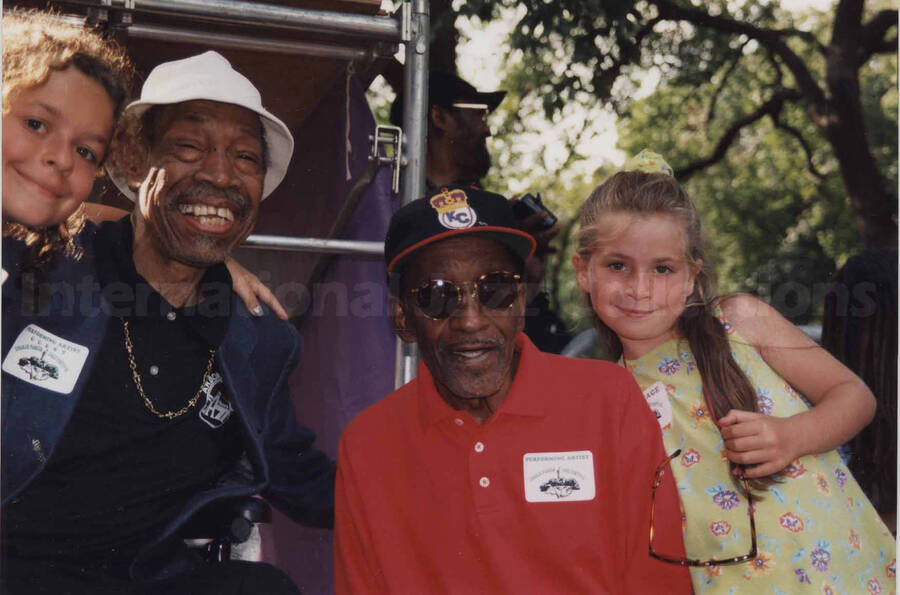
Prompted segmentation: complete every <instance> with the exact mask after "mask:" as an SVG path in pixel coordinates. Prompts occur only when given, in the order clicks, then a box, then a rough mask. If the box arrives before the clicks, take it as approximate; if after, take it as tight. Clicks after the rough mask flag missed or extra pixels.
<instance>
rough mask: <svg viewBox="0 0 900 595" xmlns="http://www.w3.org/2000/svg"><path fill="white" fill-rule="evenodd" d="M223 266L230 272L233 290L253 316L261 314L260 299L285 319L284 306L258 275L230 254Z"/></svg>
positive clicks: (286, 316)
mask: <svg viewBox="0 0 900 595" xmlns="http://www.w3.org/2000/svg"><path fill="white" fill-rule="evenodd" d="M225 266H226V267H228V272H229V273H231V286H232V288H233V289H234V292H235V293H236V294H238V296H240V298H241V299H242V300H243V301H244V305H245V306H247V309H248V310H249V311H250V312H251V313H252V314H253V315H254V316H262V315H263V309H262V306H260V305H259V302H260V300H262V301H263V302H264V303H265V304H266V305H267V306H269V307H270V308H272V311H273V312H275V314H276V315H277V316H278V318H280V319H282V320H287V319H288V315H287V312H285V310H284V308H283V307H282V306H281V304H280V303H279V302H278V299H277V298H276V297H275V294H274V293H272V291H271V290H270V289H269V288H268V287H266V286H265V285H263V282H262V281H260V280H259V277H257V276H256V275H254V274H253V273H251V272H250V271H248V270H247V269H245V268H244V267H243V266H241V264H240V263H239V262H238V261H236V260H234V259H233V258H231V257H230V256H229V257H228V258H227V259H226V260H225Z"/></svg>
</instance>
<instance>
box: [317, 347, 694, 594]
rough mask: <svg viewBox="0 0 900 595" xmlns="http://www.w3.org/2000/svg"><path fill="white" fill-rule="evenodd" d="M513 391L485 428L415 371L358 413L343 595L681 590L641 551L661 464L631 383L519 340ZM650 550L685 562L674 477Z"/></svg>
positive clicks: (342, 476)
mask: <svg viewBox="0 0 900 595" xmlns="http://www.w3.org/2000/svg"><path fill="white" fill-rule="evenodd" d="M516 343H517V348H518V349H519V350H520V352H521V358H520V360H519V367H518V370H517V372H516V377H515V379H514V380H513V384H512V387H511V388H510V392H509V394H508V395H507V397H506V399H505V400H504V401H503V403H502V404H501V405H500V407H499V408H498V409H497V411H496V412H495V413H494V414H493V415H492V416H491V417H490V418H489V419H488V421H487V422H486V423H484V424H483V425H479V424H478V423H476V422H475V420H474V419H473V418H472V417H471V416H470V415H469V414H468V413H467V412H463V411H457V410H454V409H452V408H451V407H450V406H449V405H447V404H446V403H445V402H444V401H443V400H442V399H441V397H440V396H439V395H438V393H437V390H436V389H435V386H434V381H433V379H432V377H431V375H430V374H429V372H428V369H427V368H426V367H425V366H424V365H421V364H420V365H419V371H418V378H417V379H416V380H413V381H412V382H410V383H409V384H407V385H406V386H404V387H402V388H400V389H399V390H397V391H395V392H394V393H393V394H391V395H389V396H388V397H386V398H384V399H382V400H381V401H380V402H378V403H376V404H375V405H373V406H371V407H369V408H368V409H366V410H365V411H363V412H362V413H361V414H360V415H359V416H358V417H357V418H356V419H354V420H353V421H352V422H351V423H350V424H349V425H348V426H347V428H346V430H345V431H344V434H343V436H342V438H341V444H340V454H339V462H338V477H337V488H336V490H337V493H336V513H335V514H336V519H335V574H336V577H335V578H336V581H335V582H336V587H337V592H338V593H368V592H392V593H439V592H440V593H446V592H453V593H476V592H477V593H504V592H517V593H616V594H618V593H670V592H672V593H689V592H690V590H691V583H690V578H689V576H688V573H687V570H685V569H684V568H681V567H679V566H675V565H671V564H666V563H663V562H659V561H657V560H654V559H653V558H651V557H650V556H649V555H648V547H647V546H648V539H649V523H650V486H651V484H652V481H653V473H654V470H655V469H656V467H657V465H658V464H659V463H660V462H661V461H662V460H663V458H664V457H665V455H664V453H663V448H662V442H661V439H660V431H659V425H658V424H657V422H656V419H655V418H654V416H653V414H652V413H651V411H650V408H649V407H648V406H647V404H646V402H645V401H644V398H643V395H642V394H641V392H640V390H639V388H638V386H637V384H635V382H634V380H633V378H632V377H631V375H630V374H629V373H628V372H627V371H626V370H625V369H624V368H621V367H619V366H615V365H613V364H610V363H607V362H600V361H596V360H586V359H571V358H564V357H559V356H556V355H550V354H545V353H541V352H540V351H538V350H537V349H536V348H535V347H534V345H532V343H531V342H530V341H529V340H528V339H527V338H526V337H525V335H519V337H518V338H517V340H516ZM665 477H666V479H667V480H668V481H665V482H664V483H663V485H662V486H660V488H659V490H658V492H657V498H656V500H657V519H656V533H657V537H656V541H655V546H656V549H657V551H659V552H661V553H667V554H672V555H682V553H683V545H682V540H681V519H680V516H681V515H680V513H679V512H678V500H677V496H676V493H675V487H674V484H673V483H672V481H671V473H667V474H666V476H665Z"/></svg>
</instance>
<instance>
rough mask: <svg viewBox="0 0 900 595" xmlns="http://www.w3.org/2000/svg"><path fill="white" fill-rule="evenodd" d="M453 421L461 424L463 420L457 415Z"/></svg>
mask: <svg viewBox="0 0 900 595" xmlns="http://www.w3.org/2000/svg"><path fill="white" fill-rule="evenodd" d="M453 423H455V424H456V425H458V426H461V425H463V420H461V419H460V418H458V417H457V418H456V419H454V420H453Z"/></svg>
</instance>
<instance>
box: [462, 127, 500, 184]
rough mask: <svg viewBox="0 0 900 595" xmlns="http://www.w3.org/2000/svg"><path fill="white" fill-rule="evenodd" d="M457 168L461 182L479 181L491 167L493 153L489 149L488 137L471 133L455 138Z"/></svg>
mask: <svg viewBox="0 0 900 595" xmlns="http://www.w3.org/2000/svg"><path fill="white" fill-rule="evenodd" d="M453 147H454V156H455V161H456V168H457V170H458V171H459V176H458V177H459V179H458V180H456V182H457V183H459V184H463V185H466V184H471V183H473V182H478V181H479V180H481V178H483V177H484V176H486V175H487V173H488V170H489V169H491V154H490V153H488V150H487V142H486V139H485V138H483V137H481V136H476V135H469V136H461V137H458V138H455V139H453Z"/></svg>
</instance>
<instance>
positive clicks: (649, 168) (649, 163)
mask: <svg viewBox="0 0 900 595" xmlns="http://www.w3.org/2000/svg"><path fill="white" fill-rule="evenodd" d="M622 171H642V172H644V173H645V174H666V175H667V176H672V177H674V176H675V173H674V172H673V171H672V168H671V167H670V166H669V164H668V163H666V160H665V159H663V158H662V155H660V154H659V153H654V152H653V151H651V150H650V149H644V150H643V151H641V152H640V153H638V154H637V155H635V156H634V157H631V158H630V159H628V160H627V161H626V162H625V165H624V166H623V167H622Z"/></svg>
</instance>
